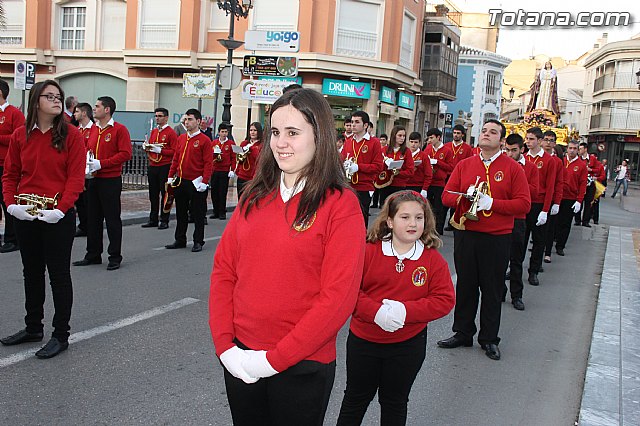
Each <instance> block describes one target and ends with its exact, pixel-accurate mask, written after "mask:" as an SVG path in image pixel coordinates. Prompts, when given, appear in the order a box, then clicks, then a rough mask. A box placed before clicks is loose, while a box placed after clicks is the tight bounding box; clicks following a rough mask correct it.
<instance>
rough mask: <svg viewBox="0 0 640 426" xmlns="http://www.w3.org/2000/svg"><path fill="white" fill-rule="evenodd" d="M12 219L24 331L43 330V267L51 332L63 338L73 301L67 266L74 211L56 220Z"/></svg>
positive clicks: (66, 336)
mask: <svg viewBox="0 0 640 426" xmlns="http://www.w3.org/2000/svg"><path fill="white" fill-rule="evenodd" d="M14 223H15V227H16V235H17V237H18V241H19V243H20V256H21V257H22V268H23V269H22V274H23V275H24V295H25V303H24V307H25V310H26V312H27V314H26V315H25V317H24V322H25V324H26V326H27V331H28V332H29V333H41V332H42V330H43V326H42V319H43V318H44V300H45V270H46V271H48V272H49V284H50V285H51V293H52V294H53V307H54V309H55V313H54V315H53V333H52V335H53V337H56V338H57V339H58V340H61V341H63V342H66V341H67V339H68V338H69V320H70V319H71V305H72V304H73V289H72V286H71V272H70V267H71V248H72V246H73V238H74V236H75V231H76V211H75V209H71V210H69V211H68V212H67V214H66V215H65V216H64V217H63V218H62V219H60V221H59V222H57V223H46V222H42V221H40V220H34V221H32V222H29V221H24V220H18V219H16V220H15V222H14Z"/></svg>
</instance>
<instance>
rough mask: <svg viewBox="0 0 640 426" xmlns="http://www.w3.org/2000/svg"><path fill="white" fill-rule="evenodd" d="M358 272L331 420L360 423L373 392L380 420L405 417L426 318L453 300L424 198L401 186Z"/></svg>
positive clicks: (379, 222)
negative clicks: (341, 387)
mask: <svg viewBox="0 0 640 426" xmlns="http://www.w3.org/2000/svg"><path fill="white" fill-rule="evenodd" d="M367 243H368V244H367V246H366V252H365V263H364V275H363V277H362V284H361V287H360V294H359V296H358V303H357V305H356V309H355V312H354V313H353V316H352V318H351V326H350V331H349V337H348V339H347V389H346V390H345V395H344V399H343V400H342V407H341V408H340V417H339V418H338V425H359V424H361V423H362V419H363V417H364V415H365V413H366V411H367V407H368V406H369V403H370V402H371V400H372V399H373V397H374V396H375V394H376V391H377V392H378V395H379V397H378V399H379V401H380V406H381V419H380V424H382V425H388V424H393V425H399V424H405V423H406V419H407V402H408V400H409V392H410V391H411V386H412V385H413V381H414V380H415V378H416V376H417V374H418V371H420V368H421V366H422V363H423V361H424V358H425V353H426V343H427V324H428V323H429V322H431V321H434V320H436V319H438V318H441V317H443V316H445V315H447V314H448V313H449V312H450V311H451V309H452V308H453V306H454V304H455V294H454V290H453V283H452V282H451V274H450V273H449V267H448V265H447V262H446V261H445V260H444V258H443V257H442V256H441V255H440V253H438V251H437V248H438V247H440V246H441V244H442V241H441V240H440V239H439V238H438V234H437V232H436V231H435V219H434V216H433V213H432V212H431V209H430V208H429V206H428V204H427V201H426V200H425V199H424V198H423V197H422V196H421V195H420V194H418V193H417V192H415V191H400V192H397V193H395V194H393V195H391V196H390V197H389V198H388V199H387V201H386V202H385V204H384V206H383V208H382V211H381V212H380V215H378V218H377V219H376V222H375V223H374V224H373V226H372V228H371V229H370V230H369V233H368V235H367Z"/></svg>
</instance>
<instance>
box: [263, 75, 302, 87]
mask: <svg viewBox="0 0 640 426" xmlns="http://www.w3.org/2000/svg"><path fill="white" fill-rule="evenodd" d="M258 80H271V81H288V82H290V83H291V84H299V85H300V86H302V77H278V76H260V77H258Z"/></svg>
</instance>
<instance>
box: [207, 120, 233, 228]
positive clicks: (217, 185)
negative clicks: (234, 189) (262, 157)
mask: <svg viewBox="0 0 640 426" xmlns="http://www.w3.org/2000/svg"><path fill="white" fill-rule="evenodd" d="M228 136H229V126H227V123H220V124H219V125H218V138H217V139H215V140H214V141H213V142H212V143H211V148H212V150H213V173H212V175H211V203H212V204H213V214H212V215H211V216H210V218H211V219H220V220H226V219H227V192H228V191H229V178H230V177H232V176H233V174H232V173H233V172H231V163H232V160H233V158H234V155H233V149H232V148H231V147H232V146H233V145H235V143H234V142H233V141H232V140H231V139H229V138H228Z"/></svg>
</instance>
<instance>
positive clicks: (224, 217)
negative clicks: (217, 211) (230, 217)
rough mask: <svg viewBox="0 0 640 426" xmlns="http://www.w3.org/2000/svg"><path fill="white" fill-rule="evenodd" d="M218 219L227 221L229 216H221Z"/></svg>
mask: <svg viewBox="0 0 640 426" xmlns="http://www.w3.org/2000/svg"><path fill="white" fill-rule="evenodd" d="M218 219H220V220H227V215H226V214H221V215H220V216H218Z"/></svg>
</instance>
